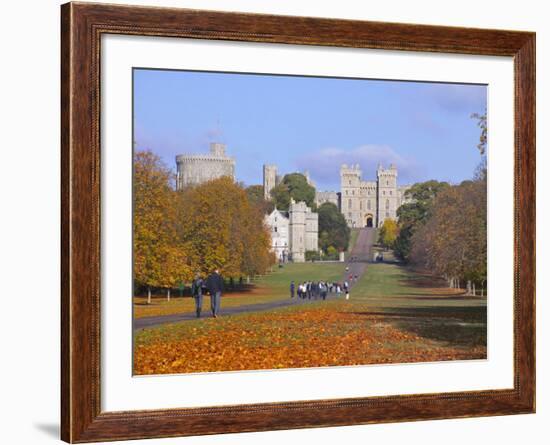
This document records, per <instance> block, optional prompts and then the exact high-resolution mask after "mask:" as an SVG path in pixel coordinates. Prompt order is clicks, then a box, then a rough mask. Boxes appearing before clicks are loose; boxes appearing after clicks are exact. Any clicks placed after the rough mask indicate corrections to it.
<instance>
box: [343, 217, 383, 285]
mask: <svg viewBox="0 0 550 445" xmlns="http://www.w3.org/2000/svg"><path fill="white" fill-rule="evenodd" d="M375 233H376V231H375V229H373V228H371V227H365V228H364V229H359V235H358V236H357V241H356V242H355V246H353V249H352V250H351V252H350V253H349V255H348V258H350V259H351V258H354V260H353V261H350V262H348V264H347V267H348V271H347V272H345V274H344V278H343V279H344V280H346V281H348V283H350V287H353V286H354V284H355V283H354V282H352V281H351V280H350V279H349V276H350V275H352V276H355V275H357V280H359V279H360V278H361V276H362V275H363V274H364V273H365V270H367V263H368V262H370V261H372V245H373V244H374V241H375V240H374V234H375Z"/></svg>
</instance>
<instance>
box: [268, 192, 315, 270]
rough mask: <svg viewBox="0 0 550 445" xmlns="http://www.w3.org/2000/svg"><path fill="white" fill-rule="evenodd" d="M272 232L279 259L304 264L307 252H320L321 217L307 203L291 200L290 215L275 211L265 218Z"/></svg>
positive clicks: (274, 248)
mask: <svg viewBox="0 0 550 445" xmlns="http://www.w3.org/2000/svg"><path fill="white" fill-rule="evenodd" d="M265 223H266V225H267V227H269V230H270V232H271V240H272V250H273V252H275V255H276V256H277V259H278V260H279V261H282V262H286V261H287V260H290V261H294V262H295V263H303V262H304V261H305V259H306V256H305V253H306V252H307V251H315V252H317V251H318V250H319V247H318V233H319V215H318V214H317V213H315V212H312V211H311V209H310V208H309V207H308V206H307V205H306V203H305V202H303V201H300V202H295V201H294V200H293V199H291V202H290V206H289V209H288V213H286V212H285V213H283V212H281V211H279V210H277V209H274V210H273V212H271V213H270V214H269V215H266V217H265Z"/></svg>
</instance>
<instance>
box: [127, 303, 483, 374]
mask: <svg viewBox="0 0 550 445" xmlns="http://www.w3.org/2000/svg"><path fill="white" fill-rule="evenodd" d="M352 307H353V309H352ZM358 309H359V310H362V312H357V311H358ZM135 344H136V346H135V351H134V353H135V361H134V366H135V369H134V370H135V373H136V374H139V375H143V374H167V373H190V372H212V371H236V370H253V369H281V368H304V367H320V366H348V365H365V364H375V363H411V362H423V361H442V360H458V359H460V360H464V359H482V358H486V347H485V345H476V346H471V345H470V346H468V347H457V346H456V345H454V346H449V345H447V344H446V343H445V342H441V341H435V340H433V339H429V338H426V337H423V336H420V335H418V334H417V333H415V332H414V330H413V329H403V328H397V327H396V325H395V324H393V323H390V322H388V321H387V319H386V318H385V317H384V316H383V315H377V314H376V315H371V314H369V313H366V312H365V310H364V308H361V307H358V306H357V305H354V306H350V305H348V304H346V303H345V302H340V301H339V302H331V303H329V304H325V305H323V306H319V305H308V306H307V307H298V308H296V307H294V308H287V309H282V310H278V311H270V312H264V313H252V314H243V315H239V316H233V317H225V318H224V317H221V318H218V319H215V320H214V319H203V320H198V321H196V322H195V321H193V322H183V323H179V324H174V325H168V326H163V327H161V328H157V329H151V330H148V331H145V332H142V333H140V334H138V335H137V336H136V342H135Z"/></svg>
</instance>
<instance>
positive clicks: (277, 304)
mask: <svg viewBox="0 0 550 445" xmlns="http://www.w3.org/2000/svg"><path fill="white" fill-rule="evenodd" d="M342 297H343V294H340V295H337V294H330V293H329V294H328V295H327V300H336V299H338V298H342ZM315 301H323V300H322V299H321V298H319V299H317V300H315V299H311V300H308V299H301V298H298V297H294V298H287V299H285V300H276V301H271V302H269V303H257V304H246V305H242V306H234V307H228V308H224V307H223V296H222V308H221V309H220V314H219V316H220V317H224V316H227V315H234V314H242V313H246V312H261V311H269V310H271V309H278V308H282V307H287V306H298V305H302V304H308V303H312V302H315ZM202 311H203V312H202V315H201V317H202V318H209V317H212V312H211V311H210V300H209V297H208V295H206V296H205V297H204V301H203V307H202ZM196 319H197V317H196V315H195V312H186V313H183V314H171V315H158V316H156V317H142V318H136V319H134V331H137V330H140V329H144V328H152V327H156V326H159V325H162V324H166V323H177V322H179V321H185V320H196Z"/></svg>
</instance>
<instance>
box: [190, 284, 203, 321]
mask: <svg viewBox="0 0 550 445" xmlns="http://www.w3.org/2000/svg"><path fill="white" fill-rule="evenodd" d="M203 287H204V281H203V279H202V278H201V276H200V274H196V275H195V279H194V280H193V283H192V284H191V295H193V298H194V299H195V311H196V313H197V318H201V311H202V288H203Z"/></svg>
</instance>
